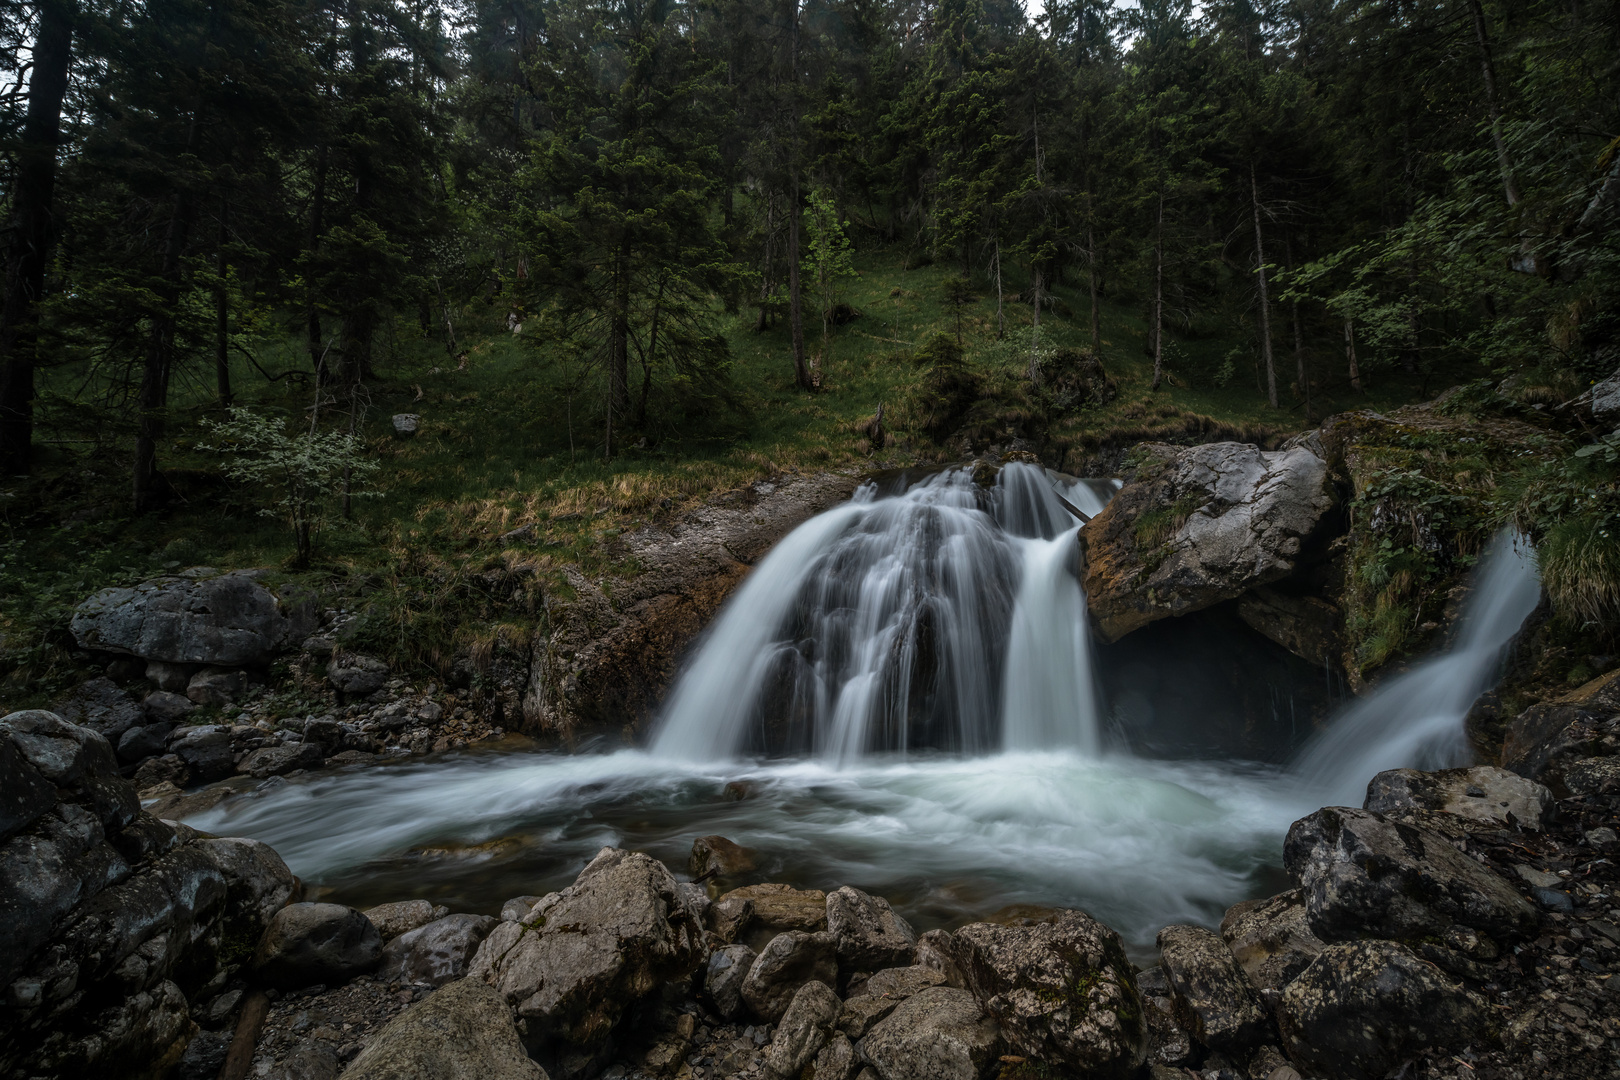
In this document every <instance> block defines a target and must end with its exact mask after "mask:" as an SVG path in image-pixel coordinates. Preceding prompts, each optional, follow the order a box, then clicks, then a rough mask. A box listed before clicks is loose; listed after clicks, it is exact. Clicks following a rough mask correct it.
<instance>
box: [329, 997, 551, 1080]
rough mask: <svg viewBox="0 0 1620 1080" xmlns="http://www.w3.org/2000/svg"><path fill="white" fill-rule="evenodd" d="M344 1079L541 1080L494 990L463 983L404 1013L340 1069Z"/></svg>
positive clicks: (543, 1074)
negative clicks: (342, 1069) (347, 1065)
mask: <svg viewBox="0 0 1620 1080" xmlns="http://www.w3.org/2000/svg"><path fill="white" fill-rule="evenodd" d="M343 1075H344V1076H345V1077H348V1078H349V1080H546V1072H545V1070H544V1069H542V1068H541V1067H540V1066H539V1065H538V1064H536V1063H535V1062H533V1061H531V1060H529V1056H528V1055H527V1054H526V1053H524V1052H523V1043H522V1040H520V1039H519V1038H518V1033H517V1027H516V1025H515V1024H514V1023H513V1021H512V1010H511V1009H509V1008H508V1007H507V1004H506V1001H505V999H503V998H502V997H501V995H500V993H499V992H498V991H496V990H495V989H494V988H493V987H490V986H486V985H485V984H483V983H481V982H479V981H478V980H477V979H462V980H461V981H460V982H454V983H451V984H450V985H449V986H446V987H444V988H443V989H442V990H440V991H438V992H437V993H435V994H433V995H432V996H431V997H429V998H428V999H427V1000H426V1001H423V1002H421V1003H420V1004H418V1005H416V1006H414V1007H412V1008H411V1009H409V1010H407V1011H406V1012H405V1013H404V1014H403V1015H402V1016H400V1017H398V1018H396V1019H395V1020H394V1021H393V1022H392V1023H390V1024H389V1025H388V1026H387V1027H385V1028H383V1029H382V1030H381V1031H380V1032H378V1033H377V1035H376V1036H375V1037H374V1038H373V1039H372V1040H371V1042H370V1044H369V1045H368V1046H367V1047H366V1048H365V1050H364V1051H362V1052H361V1054H360V1056H359V1057H357V1058H355V1059H354V1061H353V1063H352V1064H350V1065H349V1067H348V1068H347V1069H345V1070H344V1072H343Z"/></svg>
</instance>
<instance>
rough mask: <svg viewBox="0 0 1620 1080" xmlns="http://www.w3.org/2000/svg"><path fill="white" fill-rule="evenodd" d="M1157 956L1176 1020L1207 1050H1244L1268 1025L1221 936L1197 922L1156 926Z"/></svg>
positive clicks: (1260, 1038)
mask: <svg viewBox="0 0 1620 1080" xmlns="http://www.w3.org/2000/svg"><path fill="white" fill-rule="evenodd" d="M1159 956H1160V960H1161V961H1162V964H1163V967H1164V973H1165V977H1166V978H1167V979H1168V980H1169V983H1170V997H1171V1000H1172V1001H1173V1002H1174V1003H1175V1009H1174V1011H1175V1016H1176V1021H1177V1022H1178V1023H1179V1024H1180V1025H1181V1026H1182V1027H1183V1028H1184V1029H1186V1030H1187V1031H1188V1032H1189V1033H1190V1034H1191V1035H1192V1037H1193V1038H1195V1039H1197V1040H1198V1041H1199V1042H1201V1043H1203V1044H1204V1045H1205V1046H1207V1047H1209V1048H1210V1049H1212V1050H1230V1051H1235V1050H1244V1049H1247V1048H1248V1047H1251V1046H1254V1045H1256V1044H1257V1043H1259V1042H1261V1041H1263V1040H1264V1039H1265V1036H1266V1030H1267V1028H1268V1026H1269V1025H1268V1023H1267V1017H1266V1010H1265V1006H1264V1005H1262V1004H1261V1003H1260V995H1259V993H1257V992H1256V991H1255V988H1254V984H1253V983H1252V982H1250V981H1249V977H1248V975H1246V974H1244V971H1243V969H1242V968H1241V967H1239V966H1238V962H1237V960H1236V958H1235V957H1233V955H1232V952H1231V950H1230V949H1228V948H1227V947H1226V942H1224V941H1222V940H1221V939H1220V937H1218V936H1217V935H1215V934H1212V933H1210V932H1209V931H1208V930H1205V929H1204V928H1203V927H1201V926H1167V927H1165V928H1164V929H1163V930H1160V931H1159Z"/></svg>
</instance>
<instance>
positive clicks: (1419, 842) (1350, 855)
mask: <svg viewBox="0 0 1620 1080" xmlns="http://www.w3.org/2000/svg"><path fill="white" fill-rule="evenodd" d="M1283 863H1284V865H1285V866H1286V867H1287V869H1288V872H1289V873H1290V874H1292V875H1293V876H1294V878H1295V879H1296V880H1297V881H1298V882H1299V883H1300V886H1301V888H1302V889H1303V890H1304V896H1305V908H1306V915H1307V918H1308V920H1309V923H1310V927H1311V931H1312V933H1314V934H1316V936H1317V937H1319V938H1321V939H1322V940H1323V941H1342V940H1345V939H1350V938H1357V937H1383V938H1390V939H1392V940H1397V941H1403V940H1404V941H1414V940H1418V939H1422V938H1431V937H1435V936H1438V935H1442V934H1444V933H1445V931H1446V930H1447V929H1448V928H1449V927H1451V926H1452V925H1454V924H1455V925H1461V926H1467V927H1471V928H1472V929H1475V930H1479V931H1483V932H1484V933H1486V934H1488V935H1490V936H1491V937H1493V938H1495V939H1496V940H1498V941H1511V940H1516V939H1518V938H1522V937H1524V936H1525V935H1527V934H1530V933H1532V932H1534V930H1535V928H1536V926H1537V925H1538V923H1539V921H1540V918H1539V916H1538V915H1537V913H1536V910H1535V909H1534V908H1533V907H1531V906H1530V905H1529V904H1527V903H1526V902H1525V900H1524V898H1523V897H1521V896H1520V895H1519V894H1518V892H1517V891H1516V890H1514V888H1513V887H1512V886H1511V885H1509V884H1508V883H1507V882H1506V881H1505V880H1504V879H1502V878H1501V877H1499V876H1498V875H1497V874H1495V873H1493V872H1492V871H1490V870H1488V869H1486V868H1485V867H1483V866H1481V865H1480V864H1479V863H1477V862H1475V861H1474V860H1473V859H1470V858H1469V857H1468V856H1466V855H1464V854H1463V853H1462V852H1460V851H1458V850H1457V848H1456V847H1454V846H1452V845H1451V844H1450V843H1448V842H1447V841H1446V840H1445V839H1444V838H1443V837H1441V836H1439V835H1437V834H1435V833H1433V832H1430V831H1428V830H1426V829H1420V828H1416V827H1414V826H1411V825H1402V824H1400V823H1398V822H1393V821H1389V820H1387V819H1385V818H1384V817H1383V816H1381V815H1379V814H1375V813H1372V812H1371V811H1368V810H1353V809H1349V808H1347V807H1326V808H1324V809H1322V810H1318V811H1317V812H1316V813H1314V814H1312V815H1310V816H1309V817H1307V818H1302V819H1301V820H1299V821H1296V822H1294V824H1293V827H1292V828H1290V829H1289V830H1288V838H1287V840H1286V841H1285V842H1284V844H1283Z"/></svg>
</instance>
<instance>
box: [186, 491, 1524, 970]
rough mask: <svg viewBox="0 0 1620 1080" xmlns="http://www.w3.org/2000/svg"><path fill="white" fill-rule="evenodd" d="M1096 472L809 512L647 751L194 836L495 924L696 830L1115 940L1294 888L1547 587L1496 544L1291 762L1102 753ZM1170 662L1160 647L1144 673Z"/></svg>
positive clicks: (413, 773)
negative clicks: (1447, 610) (1096, 666)
mask: <svg viewBox="0 0 1620 1080" xmlns="http://www.w3.org/2000/svg"><path fill="white" fill-rule="evenodd" d="M1111 490H1112V486H1111V485H1108V486H1100V494H1099V487H1093V486H1088V485H1085V484H1072V483H1065V482H1063V481H1061V480H1054V479H1053V478H1052V477H1050V476H1048V475H1047V474H1044V473H1043V472H1041V471H1040V470H1037V469H1033V468H1030V467H1027V466H1015V467H1009V468H1008V469H1005V470H1003V472H1002V479H1001V482H1000V483H998V484H997V486H996V487H995V488H994V489H992V490H990V491H988V492H987V491H984V490H983V489H979V488H977V487H976V486H975V485H973V484H972V482H971V479H970V478H969V477H968V476H967V474H966V473H965V472H962V471H952V472H946V473H941V474H937V475H935V476H933V477H930V478H928V479H927V480H925V481H923V482H922V483H919V484H916V485H913V486H912V487H911V488H909V489H907V490H906V491H904V492H902V493H900V494H897V495H894V496H891V497H886V498H880V497H878V496H877V494H876V492H875V491H873V490H867V491H864V492H863V493H862V494H861V495H860V496H858V497H857V498H856V499H855V500H853V501H851V502H850V503H848V504H846V505H844V506H841V507H838V508H836V509H834V510H832V511H830V512H828V513H826V514H823V515H820V516H819V517H817V518H815V519H813V520H811V521H809V522H807V523H806V524H805V525H803V526H801V527H800V528H799V529H798V530H796V531H795V532H794V533H792V534H791V535H790V536H788V537H787V538H786V539H784V540H783V541H782V542H781V543H780V544H778V545H777V547H776V548H775V549H774V550H773V551H772V552H771V553H770V555H769V556H767V557H766V558H765V559H764V560H762V562H761V564H760V565H759V566H758V567H757V568H756V569H755V570H754V572H753V573H752V574H750V576H749V578H748V580H747V581H746V582H745V584H744V585H743V587H742V588H741V589H739V590H738V592H737V593H736V594H735V595H734V597H733V598H732V599H731V600H730V601H729V602H728V603H727V605H726V607H725V608H724V609H723V611H722V613H721V615H720V616H719V617H718V618H717V619H716V621H715V623H714V624H713V625H712V626H711V628H710V629H709V631H708V632H707V633H706V634H705V636H704V638H703V639H702V641H701V642H700V644H699V647H698V649H697V650H696V653H695V655H694V657H693V659H692V661H691V663H690V665H689V667H688V669H687V670H686V672H685V674H684V675H683V676H682V678H681V679H680V681H679V682H678V684H677V686H676V687H675V689H674V691H673V693H672V695H671V698H670V702H669V705H668V708H667V711H666V716H665V721H664V724H663V726H662V728H661V730H660V731H659V733H658V735H657V736H656V738H655V739H654V741H653V743H652V745H651V746H650V747H649V748H648V749H646V750H623V751H619V752H617V753H610V754H574V755H570V754H560V753H549V752H537V751H533V750H528V749H523V750H517V751H512V750H506V751H504V752H496V751H492V750H490V749H489V748H480V749H472V750H468V751H464V752H461V753H453V754H449V755H446V756H444V757H441V758H438V759H436V760H416V761H411V762H409V763H405V764H400V765H393V766H383V767H374V768H369V769H359V770H352V771H329V772H321V773H316V774H313V775H311V776H309V777H304V778H299V779H297V780H294V781H292V782H288V783H285V784H282V785H280V786H279V787H275V788H273V789H269V790H266V791H264V792H262V793H261V794H257V795H255V796H252V797H247V798H239V799H235V800H232V801H229V802H227V803H224V804H222V805H221V806H220V807H219V808H218V809H216V810H214V811H210V812H208V813H206V814H203V815H200V816H199V817H197V818H196V819H194V821H193V824H195V825H196V826H197V827H199V828H202V829H205V830H207V831H210V832H215V833H220V834H233V835H247V836H254V837H257V838H260V839H263V840H266V841H268V842H269V843H271V844H272V845H274V846H275V847H276V849H277V850H278V851H279V852H280V853H281V854H282V856H283V857H284V858H285V859H286V860H287V862H288V864H289V865H290V866H291V867H292V868H293V870H294V872H295V873H297V874H299V875H300V876H301V877H302V878H304V880H305V881H306V882H308V883H310V884H312V885H313V886H315V888H316V890H317V891H318V892H322V893H323V894H324V895H328V896H330V897H331V898H333V899H337V900H341V901H344V902H349V903H356V904H366V903H376V902H381V901H385V900H396V899H402V898H407V897H413V896H424V897H431V898H433V899H435V900H438V901H442V902H444V903H448V904H450V905H452V906H453V907H455V908H456V909H457V910H470V911H493V910H495V909H497V908H498V907H499V905H500V904H501V902H502V901H504V900H505V899H507V898H508V897H511V896H515V895H520V894H536V893H543V892H545V891H547V890H550V889H553V888H558V887H561V886H562V885H564V884H566V883H567V882H569V881H571V880H572V879H573V877H574V875H575V874H576V873H577V872H578V870H579V868H580V867H581V866H582V865H583V864H584V863H585V862H586V861H587V860H588V859H589V858H590V857H591V856H592V855H593V854H594V853H595V852H596V851H597V850H598V849H599V848H600V847H602V846H604V845H617V846H623V847H629V848H634V849H637V850H644V851H648V852H651V853H652V854H654V855H655V856H657V857H659V858H661V859H663V860H665V861H666V862H667V863H668V864H669V865H670V866H671V867H672V868H675V869H677V870H680V869H682V868H683V867H684V865H685V862H686V855H687V853H688V852H689V850H690V848H691V843H692V840H693V839H694V838H696V837H698V836H703V835H709V834H714V833H718V834H721V835H724V836H727V837H729V838H730V839H732V840H734V841H735V842H737V843H739V844H742V845H743V846H745V847H749V848H752V849H754V850H755V851H756V852H757V853H758V855H759V859H760V866H759V870H758V873H757V875H756V877H755V880H769V881H785V882H789V883H793V884H797V885H800V886H804V887H816V888H831V887H835V886H837V885H839V884H845V883H848V884H854V885H857V886H860V887H862V888H865V889H868V890H870V891H872V892H875V893H878V894H880V895H883V896H886V897H888V898H889V899H890V900H891V902H893V903H894V904H895V905H896V907H897V908H898V909H900V910H901V911H902V912H904V913H905V914H906V915H907V916H908V917H909V918H911V919H912V920H913V921H914V922H915V923H916V924H917V925H918V926H919V928H921V929H926V928H928V927H931V926H939V925H953V924H955V923H959V922H962V921H966V920H969V919H972V918H975V917H982V916H984V915H987V914H990V913H992V912H995V911H997V910H999V909H1001V908H1003V907H1006V906H1008V905H1012V904H1032V905H1052V906H1077V907H1083V908H1085V909H1087V910H1089V911H1091V912H1092V913H1093V914H1095V915H1097V916H1098V917H1099V918H1101V919H1103V920H1104V921H1105V922H1107V923H1109V924H1110V925H1112V926H1114V927H1115V928H1116V929H1118V930H1119V931H1120V932H1121V934H1122V935H1123V936H1124V937H1125V939H1126V940H1127V942H1128V943H1129V944H1130V945H1131V946H1132V947H1133V950H1135V951H1139V952H1143V953H1144V954H1145V952H1146V951H1147V950H1148V949H1150V948H1151V944H1152V939H1153V935H1154V934H1155V933H1156V931H1157V930H1158V929H1159V928H1160V927H1162V926H1165V925H1167V924H1169V923H1173V922H1185V921H1191V922H1199V923H1204V924H1213V923H1214V922H1216V921H1218V920H1219V918H1220V914H1221V912H1222V911H1223V910H1224V908H1225V907H1227V906H1228V905H1230V904H1231V903H1233V902H1235V901H1237V900H1240V899H1244V898H1247V897H1250V896H1261V895H1269V894H1270V893H1271V892H1275V891H1277V890H1278V889H1280V888H1283V887H1286V884H1285V882H1284V880H1283V879H1282V877H1281V874H1280V871H1279V869H1278V866H1279V863H1280V857H1281V840H1282V836H1283V834H1284V832H1285V831H1286V830H1287V827H1288V825H1289V823H1290V822H1292V821H1293V820H1295V819H1296V818H1298V817H1300V816H1302V815H1304V814H1306V813H1309V812H1310V811H1312V810H1314V809H1315V808H1317V807H1319V806H1322V805H1325V804H1350V805H1360V803H1361V800H1362V795H1363V793H1364V791H1365V786H1366V783H1367V781H1368V779H1370V778H1371V776H1372V775H1373V774H1374V773H1375V772H1377V771H1379V770H1380V769H1384V768H1391V767H1396V766H1403V765H1412V766H1434V765H1445V764H1454V763H1457V762H1458V761H1460V760H1464V759H1465V757H1466V743H1465V740H1464V737H1463V720H1464V716H1465V715H1466V712H1467V710H1468V707H1469V705H1470V704H1471V702H1472V701H1473V700H1474V698H1475V697H1476V696H1477V695H1478V693H1479V692H1480V691H1481V690H1482V689H1484V688H1485V687H1486V686H1487V685H1488V683H1489V682H1490V680H1491V678H1492V677H1493V674H1494V671H1495V667H1496V664H1497V662H1498V659H1499V656H1500V654H1501V651H1502V648H1503V646H1504V645H1505V644H1506V643H1507V642H1508V641H1509V640H1510V639H1511V638H1512V636H1513V634H1514V633H1516V631H1517V629H1518V627H1519V625H1520V624H1521V623H1522V621H1523V619H1524V618H1525V616H1526V615H1527V614H1528V613H1529V611H1530V610H1531V609H1532V608H1533V607H1534V605H1535V603H1536V598H1537V596H1538V595H1539V592H1538V590H1539V586H1538V585H1537V583H1536V578H1535V573H1534V566H1533V564H1532V562H1531V561H1530V560H1529V558H1528V557H1527V556H1526V555H1525V554H1524V553H1523V552H1522V551H1519V550H1516V549H1515V548H1514V547H1513V545H1511V544H1510V543H1507V542H1499V543H1498V544H1497V545H1495V546H1494V547H1493V549H1492V550H1491V552H1490V553H1488V555H1487V557H1486V559H1485V560H1484V562H1483V565H1482V566H1481V568H1480V570H1479V571H1478V573H1477V575H1476V578H1477V585H1476V588H1475V591H1474V597H1473V599H1472V601H1471V603H1470V604H1469V606H1468V608H1467V611H1466V613H1465V616H1464V620H1463V624H1462V627H1461V629H1460V632H1459V633H1458V635H1457V637H1456V644H1455V647H1454V648H1453V649H1452V650H1450V651H1449V652H1446V653H1443V654H1441V655H1439V656H1437V657H1434V658H1432V659H1430V660H1428V661H1425V662H1424V663H1422V664H1420V665H1418V666H1416V667H1415V668H1413V670H1412V671H1410V672H1408V673H1406V674H1404V675H1401V676H1397V677H1396V678H1394V679H1391V680H1389V681H1387V682H1386V683H1385V684H1384V686H1383V687H1382V688H1381V689H1380V690H1379V691H1378V692H1377V693H1376V694H1375V695H1373V696H1372V697H1369V698H1368V699H1366V700H1364V701H1361V702H1358V703H1355V704H1354V705H1352V706H1351V707H1350V708H1349V709H1347V710H1345V712H1344V713H1343V714H1342V715H1341V716H1340V717H1339V718H1338V719H1337V720H1335V721H1334V723H1333V724H1332V725H1331V726H1330V727H1329V729H1328V730H1327V731H1326V733H1325V734H1324V735H1323V736H1321V737H1320V738H1319V739H1318V740H1317V741H1316V742H1315V743H1314V744H1313V745H1312V746H1310V747H1309V748H1307V750H1306V751H1305V752H1304V753H1303V754H1302V755H1301V757H1300V759H1299V761H1298V763H1297V765H1296V766H1294V767H1293V768H1285V767H1283V766H1278V765H1261V764H1256V763H1252V762H1243V761H1233V760H1224V761H1158V760H1147V759H1142V758H1136V757H1133V756H1131V755H1129V754H1128V753H1126V752H1125V751H1123V750H1122V749H1120V748H1118V747H1111V746H1110V744H1109V741H1108V740H1107V739H1106V738H1105V737H1104V734H1103V731H1102V729H1101V727H1100V726H1099V723H1098V717H1099V715H1102V713H1101V709H1100V704H1099V702H1098V690H1097V687H1096V685H1095V683H1094V678H1093V666H1092V657H1091V649H1090V645H1089V643H1088V641H1087V639H1086V618H1085V599H1084V595H1083V593H1082V591H1081V588H1080V583H1079V581H1078V579H1077V578H1076V576H1075V572H1074V571H1075V566H1074V558H1075V550H1076V549H1075V536H1074V533H1075V528H1076V525H1075V521H1074V518H1073V516H1072V515H1070V514H1069V513H1068V512H1067V511H1066V510H1064V509H1063V507H1062V505H1061V504H1060V503H1059V502H1058V501H1057V499H1056V498H1055V497H1054V496H1056V495H1057V494H1058V493H1059V492H1061V494H1062V495H1063V497H1064V498H1066V499H1067V500H1068V501H1069V502H1070V503H1071V504H1075V505H1077V506H1078V507H1079V508H1080V509H1081V510H1082V511H1084V512H1086V513H1094V512H1096V511H1097V510H1099V509H1101V507H1102V505H1103V503H1104V501H1105V498H1106V496H1107V495H1108V494H1109V493H1110V492H1111ZM1175 663H1176V658H1175V657H1165V659H1164V664H1163V671H1164V677H1165V678H1173V677H1174V668H1175Z"/></svg>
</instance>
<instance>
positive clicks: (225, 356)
mask: <svg viewBox="0 0 1620 1080" xmlns="http://www.w3.org/2000/svg"><path fill="white" fill-rule="evenodd" d="M230 211H231V204H230V200H229V199H227V198H226V197H225V196H224V195H221V196H220V197H219V250H218V251H217V252H216V253H215V256H214V275H215V276H216V277H217V278H219V284H218V285H217V286H216V292H215V296H214V380H215V382H216V383H217V385H218V388H219V405H220V408H222V409H228V408H230V407H231V352H230V349H231V296H230V291H229V290H228V289H227V288H226V286H225V274H226V271H227V270H229V267H228V266H226V265H225V245H226V244H227V243H228V242H229V241H230V224H229V221H230Z"/></svg>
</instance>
